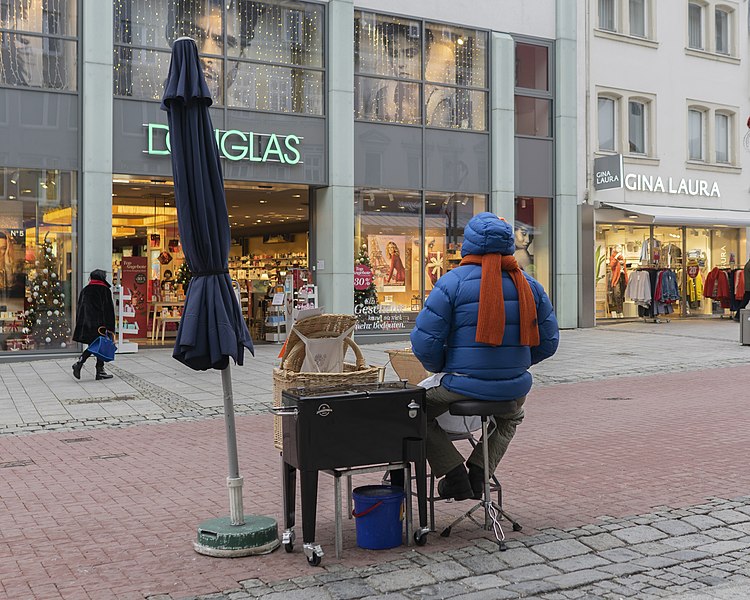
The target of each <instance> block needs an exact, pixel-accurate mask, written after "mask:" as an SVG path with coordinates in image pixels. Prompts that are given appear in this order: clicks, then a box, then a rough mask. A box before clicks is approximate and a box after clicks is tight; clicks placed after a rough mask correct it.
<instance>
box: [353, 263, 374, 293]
mask: <svg viewBox="0 0 750 600" xmlns="http://www.w3.org/2000/svg"><path fill="white" fill-rule="evenodd" d="M371 285H372V269H371V268H370V267H368V266H367V265H361V264H358V265H354V289H355V290H357V291H358V292H362V291H364V290H366V289H367V288H369V287H370V286H371Z"/></svg>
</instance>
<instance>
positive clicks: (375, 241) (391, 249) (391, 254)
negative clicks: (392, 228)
mask: <svg viewBox="0 0 750 600" xmlns="http://www.w3.org/2000/svg"><path fill="white" fill-rule="evenodd" d="M367 248H368V252H369V254H370V263H371V264H372V272H373V281H374V282H375V287H376V288H377V290H378V291H379V292H386V293H387V292H405V291H406V267H405V266H404V265H405V264H406V236H405V235H368V236H367ZM417 289H419V288H417Z"/></svg>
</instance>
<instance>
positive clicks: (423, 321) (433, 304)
mask: <svg viewBox="0 0 750 600" xmlns="http://www.w3.org/2000/svg"><path fill="white" fill-rule="evenodd" d="M514 251H515V245H514V242H513V228H512V227H511V226H510V224H509V223H507V222H506V221H502V220H500V219H499V218H498V217H497V216H496V215H494V214H492V213H480V214H478V215H476V216H474V217H473V218H472V219H471V220H470V221H469V223H468V225H467V226H466V228H465V229H464V243H463V246H462V248H461V255H462V256H466V255H468V254H487V253H491V252H498V253H500V254H507V255H512V254H513V252H514ZM524 275H525V276H526V279H527V281H528V282H529V284H530V285H531V290H532V292H533V294H534V300H535V301H536V310H537V322H538V324H539V338H540V342H541V343H540V345H539V346H535V347H532V348H530V347H529V346H521V343H520V328H519V323H520V317H519V307H518V292H517V290H516V286H515V285H514V284H513V280H512V279H511V278H510V275H509V274H508V273H506V272H503V298H504V301H505V321H506V323H505V335H504V336H503V343H502V345H501V346H490V345H488V344H483V343H479V342H477V341H475V338H476V332H477V318H478V313H479V286H480V279H481V276H482V267H481V266H479V265H464V266H461V267H457V268H455V269H453V270H452V271H448V272H447V273H446V274H445V275H443V276H442V277H441V278H440V279H438V281H437V283H436V284H435V287H434V289H433V290H432V291H431V292H430V295H429V296H428V297H427V301H426V302H425V305H424V308H423V309H422V311H421V312H420V313H419V315H418V316H417V322H416V327H415V328H414V330H413V331H412V333H411V345H412V349H413V350H414V354H415V355H416V356H417V358H418V359H419V360H420V361H421V363H422V364H423V365H424V367H425V368H426V369H427V370H428V371H432V372H433V373H446V375H445V376H444V377H443V380H442V385H443V387H444V388H446V389H447V390H450V391H452V392H456V393H458V394H462V395H464V396H468V397H470V398H476V399H480V400H515V399H516V398H520V397H521V396H524V395H526V394H527V393H528V392H529V390H530V389H531V383H532V379H531V373H529V372H528V368H529V367H530V366H531V365H533V364H536V363H538V362H540V361H542V360H544V359H545V358H549V357H550V356H552V355H553V354H554V353H555V351H556V350H557V345H558V342H559V332H558V327H557V319H556V318H555V313H554V310H553V309H552V303H551V302H550V300H549V297H548V296H547V294H546V293H545V291H544V288H543V287H542V286H541V284H540V283H539V282H538V281H536V280H535V279H533V278H532V277H530V276H529V275H527V274H526V273H524Z"/></svg>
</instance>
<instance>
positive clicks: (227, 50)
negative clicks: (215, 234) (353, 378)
mask: <svg viewBox="0 0 750 600" xmlns="http://www.w3.org/2000/svg"><path fill="white" fill-rule="evenodd" d="M16 4H18V6H16ZM369 4H372V5H373V6H368V2H363V3H362V6H360V5H359V3H358V4H357V6H355V5H353V4H352V3H351V2H347V1H345V0H331V1H329V2H315V1H311V2H274V1H270V0H269V1H267V2H254V1H249V0H248V1H245V0H231V1H229V2H224V3H220V2H214V1H213V0H184V1H176V0H173V1H168V0H144V1H140V2H135V1H133V0H114V1H113V2H112V3H111V4H110V3H108V2H97V1H93V0H65V1H63V0H55V1H54V2H52V0H31V1H30V2H18V3H14V2H10V3H9V4H8V7H7V8H6V6H5V5H3V11H4V12H3V14H2V20H1V21H0V36H2V40H3V43H2V53H3V56H2V64H3V71H2V79H0V86H1V87H2V90H0V91H1V93H0V96H1V97H2V101H0V104H2V106H0V108H2V110H0V114H2V115H4V117H5V118H4V119H1V120H0V130H1V132H0V133H2V135H3V138H4V139H14V140H17V142H16V144H15V147H14V148H12V149H10V148H4V149H0V174H1V175H2V177H1V178H0V197H1V198H2V201H3V202H2V207H0V218H2V223H1V224H0V230H1V231H2V233H3V235H4V236H5V237H2V236H0V251H3V253H4V258H3V264H4V269H5V271H4V273H5V275H7V277H4V279H3V290H4V291H3V302H0V318H2V319H4V321H3V323H4V324H3V327H2V332H3V334H4V337H3V340H2V343H1V344H0V352H6V351H8V352H10V351H27V352H36V353H44V352H60V351H65V350H68V351H72V350H75V349H76V348H75V344H71V343H70V339H69V331H70V330H71V329H72V325H73V315H74V313H75V296H76V294H77V290H79V289H80V287H81V286H82V285H84V284H85V281H86V274H87V273H88V272H90V271H91V270H93V269H94V268H105V269H106V270H108V271H109V272H110V273H111V274H112V276H113V277H114V278H115V280H116V281H122V282H123V284H125V282H126V281H127V282H131V280H132V281H136V280H138V281H141V282H143V281H144V280H145V282H146V283H145V284H143V285H144V287H143V289H142V290H138V293H137V294H136V293H135V291H136V290H135V289H134V288H135V284H130V285H129V286H126V287H128V291H129V292H131V293H130V296H131V298H129V299H128V300H131V301H130V302H127V303H126V305H125V312H126V313H127V314H130V313H131V312H133V313H137V314H138V317H137V318H132V319H130V321H132V323H130V324H129V325H128V329H129V331H128V335H129V336H130V337H131V338H133V339H143V338H147V337H148V336H149V335H151V337H154V336H153V333H154V331H155V329H156V327H158V326H159V324H160V323H159V321H158V319H157V315H158V316H159V317H161V316H163V317H164V318H165V319H164V320H168V319H169V318H173V319H174V320H177V319H176V317H178V315H179V307H180V303H181V302H182V301H183V299H184V285H183V280H184V279H185V270H186V265H185V264H184V257H183V255H182V253H181V248H180V244H179V235H178V232H177V228H176V211H175V208H174V202H173V189H172V184H171V164H170V160H169V134H168V130H167V127H166V118H165V114H164V113H163V112H162V111H161V110H160V106H159V99H160V96H161V85H162V82H163V81H164V79H165V78H166V73H167V69H168V64H169V56H170V54H169V48H170V44H171V43H172V41H173V40H174V39H176V38H177V37H180V36H183V35H189V36H191V37H193V38H194V39H196V41H197V43H198V44H199V50H200V52H201V56H202V62H203V67H204V71H205V73H206V75H207V81H208V83H209V86H210V87H211V89H212V92H213V94H214V98H215V101H214V105H213V106H212V109H211V114H212V119H213V123H214V127H215V130H216V131H215V135H216V142H217V145H218V147H219V150H220V154H221V156H222V158H223V161H222V164H223V167H224V176H225V181H226V189H227V203H228V205H229V208H230V222H231V225H232V238H233V246H232V252H231V258H230V268H231V270H232V275H233V278H235V279H237V280H238V282H239V283H240V284H241V286H243V289H244V290H245V291H246V292H247V294H248V297H249V300H248V307H247V308H248V311H247V313H246V314H247V318H248V322H249V323H250V324H251V325H253V324H256V325H257V324H258V322H259V321H260V323H262V324H263V325H264V326H268V325H269V318H268V317H269V314H268V313H267V312H265V311H268V310H269V305H270V304H271V303H270V298H271V297H272V294H273V292H274V291H276V290H278V289H285V290H286V291H289V289H288V288H289V281H290V278H291V281H292V286H293V291H295V292H298V291H299V290H300V289H301V288H302V287H306V286H308V285H315V286H316V287H315V294H316V297H315V302H316V303H317V304H318V305H319V306H322V307H324V308H325V310H326V311H328V312H347V313H352V312H353V313H354V314H356V315H358V319H359V320H358V329H359V332H358V335H361V336H364V337H366V338H370V337H372V338H373V339H383V338H382V336H384V335H392V334H394V333H395V334H401V335H403V334H406V333H408V331H409V329H410V328H411V326H412V324H413V320H414V317H415V316H416V314H417V313H418V311H419V309H420V308H421V306H422V304H423V301H424V298H425V297H426V296H427V295H428V294H429V293H430V290H431V289H432V286H433V285H434V282H435V281H436V280H437V278H439V277H440V275H442V274H443V273H445V272H446V271H447V270H449V269H450V268H452V266H455V265H456V264H457V262H458V258H459V257H460V242H461V238H462V233H463V227H464V226H465V224H466V222H468V220H469V219H470V218H471V216H473V215H474V214H476V213H478V212H481V211H483V210H493V211H495V212H497V213H499V214H502V215H503V216H505V217H506V218H507V219H508V220H516V221H517V222H518V226H517V228H516V242H517V247H518V250H519V252H518V253H517V258H518V259H519V262H520V263H521V264H522V265H524V267H525V268H526V269H527V270H528V271H529V272H530V273H532V274H534V276H536V277H537V278H539V279H540V280H541V281H542V282H543V283H544V285H545V286H546V287H547V288H548V289H550V290H551V291H552V292H553V294H558V295H559V296H560V298H563V296H564V291H565V290H566V289H574V290H575V289H577V286H576V285H575V284H574V283H572V280H571V276H572V275H574V274H575V273H574V272H573V273H571V272H570V271H571V268H570V265H567V264H566V263H565V259H561V258H559V257H563V256H569V255H570V253H569V252H568V251H565V252H561V251H559V248H558V247H556V246H555V244H558V245H560V244H563V243H567V244H574V243H575V237H576V236H575V235H573V236H572V238H571V236H564V235H560V233H559V232H557V233H556V229H555V228H556V227H560V226H561V223H570V220H569V219H570V214H575V175H574V170H575V161H574V160H571V159H570V157H571V156H574V155H575V152H574V151H570V152H568V153H567V154H561V153H560V148H561V147H565V145H566V144H567V147H568V149H570V148H571V144H575V99H574V98H572V97H570V95H569V94H570V92H566V93H562V94H561V92H560V90H561V89H567V90H574V86H567V88H561V81H566V80H567V81H570V78H574V77H575V71H574V69H572V70H571V71H566V67H565V66H564V63H563V62H562V61H560V58H559V52H560V51H561V49H562V51H567V52H569V51H570V49H571V48H573V49H574V48H575V24H574V23H569V22H566V21H565V20H564V19H556V18H555V16H554V15H552V16H550V15H549V14H546V13H545V16H544V17H543V18H541V19H539V20H531V19H527V18H526V16H525V15H518V16H517V18H516V17H515V16H514V17H513V20H514V23H513V24H511V23H508V24H501V23H495V22H494V21H496V20H497V19H496V18H495V19H490V20H487V18H486V17H487V16H488V15H490V14H492V11H491V7H489V6H487V7H482V9H481V10H480V11H479V13H478V14H477V15H475V16H474V17H473V18H471V19H468V21H469V23H467V19H466V18H464V17H465V15H454V14H452V13H451V12H450V11H448V13H446V12H445V11H437V12H435V11H434V10H433V7H432V6H431V4H430V3H427V2H424V3H416V4H415V5H414V6H410V12H412V13H413V15H400V14H397V13H388V14H386V13H384V12H380V10H381V5H382V3H380V4H379V3H377V2H375V3H369ZM542 4H544V3H539V7H538V8H539V9H540V14H541V12H542V11H541V9H542V8H543V7H542ZM557 4H558V11H563V12H564V11H565V10H567V8H569V7H567V4H570V5H571V6H572V5H573V3H572V2H570V3H568V2H567V1H566V0H558V2H557ZM53 9H54V11H53ZM547 12H548V11H547ZM52 13H54V14H53V17H54V18H52V17H50V14H52ZM433 17H434V18H433ZM449 21H456V22H460V23H462V24H461V25H454V24H448V22H449ZM472 21H473V22H474V24H473V25H472V24H471V22H472ZM105 22H106V23H113V27H112V31H111V36H110V35H108V32H106V31H103V29H102V27H101V23H105ZM511 25H513V26H511ZM493 29H494V30H493ZM514 30H517V31H519V33H518V34H515V33H514V34H513V35H511V34H508V33H499V31H514ZM21 38H23V39H22V40H21V41H22V42H23V44H22V43H21V42H20V41H19V40H20V39H21ZM22 45H24V46H25V47H27V48H28V47H31V48H36V50H35V52H32V53H26V54H24V53H23V52H21V51H20V48H21V46H22ZM566 94H567V95H566ZM554 107H556V108H557V110H554ZM110 123H111V127H110ZM6 136H7V137H6ZM561 156H565V158H558V157H561ZM564 172H565V173H567V175H566V174H564ZM574 233H575V232H574ZM3 240H6V242H5V244H6V245H5V246H4V245H3ZM571 247H572V246H571ZM4 248H7V250H5V249H4ZM110 255H111V257H112V259H111V262H110V260H109V256H110ZM48 257H49V258H50V260H47V258H48ZM40 258H42V259H43V260H40ZM37 267H39V268H37ZM45 268H46V272H44V269H45ZM53 274H54V277H52V276H53ZM52 279H55V281H54V282H53V281H52ZM6 280H7V281H6ZM45 281H46V285H45ZM53 284H54V285H53ZM37 285H39V286H40V289H39V290H37V289H36V286H37ZM285 286H286V287H285ZM46 290H53V291H50V292H48V291H46ZM34 292H37V296H34ZM42 292H44V293H43V294H42ZM253 295H255V303H253ZM259 297H262V298H264V299H265V300H266V302H265V303H262V306H263V311H264V312H263V313H262V314H260V315H259V314H257V313H256V310H255V309H256V308H257V307H258V306H259V304H258V298H259ZM565 298H566V301H567V298H568V296H565ZM123 300H124V299H123ZM136 300H137V301H136ZM55 301H56V303H55ZM563 304H565V302H562V301H561V305H563ZM574 304H575V302H573V304H572V305H571V309H569V310H568V312H570V315H571V316H570V317H568V320H570V318H575V313H576V310H575V306H574ZM58 305H59V307H60V308H56V307H57V306H58ZM29 309H31V313H32V316H34V317H36V316H37V315H41V316H43V317H44V318H39V319H38V321H39V322H38V323H37V322H32V321H31V320H30V319H29V316H30V315H29ZM270 310H271V311H272V310H273V309H270ZM56 311H57V312H56ZM48 312H50V313H51V314H49V315H48V314H47V313H48ZM558 312H560V309H558ZM144 314H145V319H144V317H143V315H144ZM561 317H562V319H563V320H565V319H566V317H565V314H564V310H563V314H562V315H561ZM35 320H36V319H35ZM5 321H7V324H6V323H5ZM270 321H271V322H272V323H273V320H272V319H271V320H270ZM276 322H278V320H277V321H276ZM132 325H135V327H132ZM175 326H176V325H174V324H167V325H166V326H165V327H164V329H166V332H167V337H168V336H169V331H170V329H172V330H173V329H174V327H175ZM266 329H268V330H270V332H271V333H273V334H274V335H271V337H270V338H269V337H267V334H268V333H269V331H266ZM283 333H284V331H283V329H280V328H278V327H270V328H269V327H257V329H256V330H254V331H253V335H254V337H255V338H256V339H270V340H272V341H281V340H282V339H283ZM50 334H52V335H50ZM378 336H381V337H378ZM48 339H49V341H47V340H48ZM9 342H10V343H9Z"/></svg>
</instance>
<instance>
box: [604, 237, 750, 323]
mask: <svg viewBox="0 0 750 600" xmlns="http://www.w3.org/2000/svg"><path fill="white" fill-rule="evenodd" d="M739 236H740V234H739V230H738V229H733V228H728V227H727V228H721V227H714V228H700V227H667V226H655V225H651V226H648V225H641V226H638V225H632V226H630V225H625V224H617V223H613V224H604V223H600V224H598V225H597V228H596V244H597V247H596V251H595V263H596V264H595V285H596V316H597V318H600V319H601V318H629V317H642V318H647V319H657V320H658V318H659V317H660V316H662V315H664V316H666V315H674V316H711V315H721V316H725V313H726V310H736V309H737V307H738V306H739V303H740V301H741V297H742V294H740V297H737V293H736V287H737V286H736V282H737V280H738V277H737V273H738V271H740V270H741V266H742V264H741V263H740V262H739V261H738V256H739ZM726 316H728V313H727V315H726Z"/></svg>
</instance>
